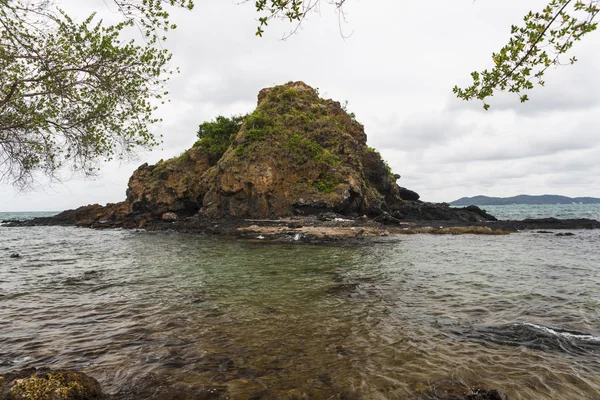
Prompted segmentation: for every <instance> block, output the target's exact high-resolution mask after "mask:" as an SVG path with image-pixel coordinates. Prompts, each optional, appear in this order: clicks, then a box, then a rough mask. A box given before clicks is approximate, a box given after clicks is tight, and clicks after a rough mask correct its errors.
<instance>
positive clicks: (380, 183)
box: [55, 82, 493, 227]
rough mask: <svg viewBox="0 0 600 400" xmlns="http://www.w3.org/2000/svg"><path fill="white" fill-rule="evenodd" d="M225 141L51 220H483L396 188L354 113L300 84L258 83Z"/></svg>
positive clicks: (136, 223)
mask: <svg viewBox="0 0 600 400" xmlns="http://www.w3.org/2000/svg"><path fill="white" fill-rule="evenodd" d="M240 121H241V120H240ZM234 126H235V127H236V130H237V129H238V128H237V127H238V126H237V125H234ZM227 145H228V146H227ZM225 148H226V150H224V152H223V151H221V152H219V153H218V154H215V153H212V152H211V151H209V148H208V147H207V146H204V147H203V145H202V142H201V141H199V142H198V143H197V144H196V145H194V146H193V147H192V148H191V149H189V150H188V151H186V152H184V153H183V154H182V155H181V156H179V157H175V158H172V159H170V160H166V161H161V162H159V163H157V164H156V165H148V164H144V165H142V166H140V167H139V168H138V169H137V170H136V171H135V172H134V173H133V175H132V177H131V178H130V180H129V187H128V189H127V198H126V200H125V201H124V202H122V203H118V204H109V205H107V206H105V207H102V206H98V205H92V206H86V207H82V208H80V209H78V210H75V211H67V212H65V213H62V214H60V215H59V216H57V217H55V219H56V220H57V221H67V220H69V219H70V218H71V219H73V220H74V221H75V223H76V224H77V225H84V226H95V227H101V226H124V227H144V226H146V225H147V224H148V223H149V222H151V221H163V222H164V221H171V222H174V221H178V220H182V219H186V218H189V217H192V216H195V218H196V219H202V218H203V219H206V220H211V221H216V220H228V221H236V220H238V221H239V220H243V219H252V218H253V219H265V218H279V217H289V216H295V215H300V216H302V215H304V216H306V215H312V214H320V213H326V212H334V213H337V214H341V215H344V216H348V217H353V216H354V217H358V216H362V215H367V216H368V217H371V218H379V220H380V221H381V222H384V223H392V224H393V223H395V222H397V221H399V220H403V219H420V220H423V219H426V220H434V219H435V220H458V221H463V222H477V221H485V220H490V219H493V217H491V216H489V215H487V214H485V213H484V212H482V211H481V210H479V211H477V210H471V209H454V208H450V207H448V206H447V205H442V206H439V205H435V204H431V203H423V202H421V201H419V195H418V194H417V193H416V192H414V191H412V190H409V189H406V188H403V187H400V186H398V185H397V183H396V180H397V179H399V178H400V176H399V175H394V174H393V173H392V171H391V169H390V167H389V166H388V165H387V164H386V163H385V162H384V161H383V159H382V158H381V156H380V154H379V153H378V152H377V151H375V150H374V149H372V148H370V147H368V146H367V136H366V134H365V131H364V127H363V125H361V124H360V123H359V122H357V121H356V120H355V118H354V115H353V114H349V113H347V112H346V110H345V109H344V107H342V106H341V105H340V103H339V102H337V101H333V100H328V99H322V98H320V97H319V95H318V93H317V91H316V90H314V89H313V88H311V87H310V86H308V85H306V84H305V83H303V82H290V83H287V84H285V85H281V86H275V87H272V88H268V89H263V90H261V91H260V93H259V95H258V105H257V107H256V109H255V110H254V112H252V113H251V114H249V115H247V116H246V117H245V118H244V120H243V123H241V125H239V130H238V131H237V133H234V134H232V135H231V136H230V138H229V142H228V143H226V145H225V146H224V147H223V149H225Z"/></svg>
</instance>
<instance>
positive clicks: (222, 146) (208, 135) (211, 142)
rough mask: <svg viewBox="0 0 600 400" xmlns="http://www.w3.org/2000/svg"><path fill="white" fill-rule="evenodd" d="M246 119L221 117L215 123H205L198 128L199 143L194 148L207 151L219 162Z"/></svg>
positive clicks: (235, 116)
mask: <svg viewBox="0 0 600 400" xmlns="http://www.w3.org/2000/svg"><path fill="white" fill-rule="evenodd" d="M245 118H246V116H244V115H234V116H232V117H230V118H227V117H223V116H221V115H219V116H218V117H217V118H215V119H214V121H209V122H203V123H202V124H200V126H199V127H198V133H197V136H198V141H197V142H196V143H195V144H194V147H201V148H203V149H205V150H207V151H208V152H209V153H210V154H211V155H212V156H213V157H214V158H215V159H217V160H218V159H219V158H221V157H222V156H223V153H225V151H226V150H227V148H228V147H229V146H230V145H231V141H232V139H233V138H234V137H235V135H236V134H237V133H238V131H239V130H240V127H241V126H242V123H243V122H244V119H245Z"/></svg>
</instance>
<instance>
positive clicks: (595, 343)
mask: <svg viewBox="0 0 600 400" xmlns="http://www.w3.org/2000/svg"><path fill="white" fill-rule="evenodd" d="M454 333H455V334H458V335H459V336H464V337H467V338H469V339H471V340H474V341H477V342H492V343H496V344H503V345H509V346H525V347H529V348H532V349H537V350H542V351H560V352H566V353H570V354H589V353H591V352H594V353H595V352H597V351H598V350H599V349H600V337H598V336H594V335H591V334H588V333H583V332H577V331H569V330H565V329H560V328H550V327H547V326H543V325H537V324H533V323H529V322H524V323H513V324H506V325H498V326H484V327H475V328H472V329H469V330H468V331H454Z"/></svg>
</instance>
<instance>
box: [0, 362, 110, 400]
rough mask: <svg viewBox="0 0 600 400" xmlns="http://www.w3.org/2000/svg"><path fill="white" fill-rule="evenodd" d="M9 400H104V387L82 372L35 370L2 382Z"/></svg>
mask: <svg viewBox="0 0 600 400" xmlns="http://www.w3.org/2000/svg"><path fill="white" fill-rule="evenodd" d="M0 389H2V392H1V394H2V398H4V399H6V400H100V399H104V398H105V395H104V394H103V393H102V389H101V387H100V384H99V383H98V382H97V381H96V380H95V379H94V378H91V377H89V376H87V375H85V374H83V373H81V372H76V371H70V370H56V371H52V370H49V369H39V370H36V369H34V368H32V369H29V370H24V371H20V372H17V373H14V374H7V375H6V376H4V377H2V378H1V380H0Z"/></svg>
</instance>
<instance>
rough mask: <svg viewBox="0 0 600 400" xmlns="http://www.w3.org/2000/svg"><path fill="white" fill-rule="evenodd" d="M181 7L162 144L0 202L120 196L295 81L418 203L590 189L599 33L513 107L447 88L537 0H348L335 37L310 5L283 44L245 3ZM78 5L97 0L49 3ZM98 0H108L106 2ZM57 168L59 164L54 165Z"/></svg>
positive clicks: (1, 206)
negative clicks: (324, 102)
mask: <svg viewBox="0 0 600 400" xmlns="http://www.w3.org/2000/svg"><path fill="white" fill-rule="evenodd" d="M195 2H196V8H195V9H194V10H193V11H192V12H184V11H183V10H178V11H176V12H173V13H172V22H174V23H177V25H178V29H177V30H176V31H174V32H171V34H170V36H169V39H168V41H167V45H168V47H169V48H170V50H171V51H172V52H173V53H174V57H173V64H174V65H177V66H179V68H180V70H181V73H180V74H179V75H178V76H177V77H176V78H175V79H173V80H172V81H171V83H170V87H169V90H170V92H171V103H170V104H168V105H166V106H164V107H162V108H161V110H160V116H162V118H163V119H164V122H163V123H162V125H160V126H157V127H156V133H162V134H163V135H164V144H163V145H162V146H161V148H160V149H156V150H154V151H153V152H151V153H142V154H140V155H139V157H138V160H137V161H133V162H130V163H123V164H119V163H111V164H104V165H102V174H101V175H100V176H99V177H97V178H95V179H93V180H91V179H83V178H81V177H79V176H74V177H71V178H70V179H69V180H66V181H65V182H64V183H54V184H52V185H51V186H48V183H45V182H44V181H40V182H41V184H40V185H38V187H37V188H36V189H35V190H33V191H28V192H23V193H17V192H16V191H15V190H14V189H13V188H11V187H10V186H7V185H3V186H0V211H43V210H63V209H67V208H75V207H78V206H81V205H85V204H92V203H100V204H105V203H107V202H118V201H121V200H123V199H124V198H125V190H126V188H127V181H128V179H129V176H130V175H131V173H132V172H133V170H135V169H136V168H137V166H138V165H139V164H141V163H143V162H149V163H154V162H156V161H158V160H160V159H167V158H170V157H173V156H176V155H179V154H180V153H181V152H183V151H184V150H185V149H187V148H189V147H190V146H191V145H192V144H193V143H194V141H195V134H196V130H197V127H198V124H200V123H201V122H203V121H207V120H211V119H213V118H214V117H216V116H217V115H220V114H222V115H231V114H234V113H246V112H250V111H252V110H253V108H254V107H255V105H256V95H257V94H258V92H259V90H260V89H262V88H264V87H269V86H273V85H276V84H282V83H285V82H288V81H296V80H302V81H304V82H306V83H307V84H309V85H311V86H313V87H318V88H319V91H320V93H321V95H322V96H324V97H329V98H332V99H334V100H338V101H340V102H343V101H345V100H347V101H348V104H349V107H348V108H349V109H350V110H351V111H353V112H354V113H355V114H356V117H357V119H358V120H359V121H360V122H361V123H363V124H364V125H365V130H366V133H367V136H368V143H369V145H370V146H373V147H375V148H377V149H378V150H380V152H381V153H382V154H383V156H384V158H385V159H386V160H387V161H388V162H389V164H390V166H391V167H392V169H393V171H394V172H395V173H398V174H401V175H402V178H401V179H400V181H399V182H398V183H399V184H400V185H402V186H405V187H408V188H410V189H412V190H415V191H417V192H418V193H420V194H421V197H422V199H423V200H426V201H452V200H455V199H457V198H459V197H462V196H474V195H478V194H483V195H489V196H513V195H517V194H524V193H526V194H546V193H549V194H563V195H567V196H595V197H600V184H599V183H598V181H599V180H600V179H599V178H600V132H599V130H600V129H599V128H598V116H600V74H599V73H598V70H599V67H600V52H598V48H600V32H594V33H592V34H590V36H589V37H588V38H585V39H584V40H583V41H582V42H580V43H577V44H576V46H575V48H574V51H573V55H576V56H577V58H578V59H579V60H580V61H579V62H578V63H577V64H576V65H574V66H569V67H561V68H559V69H553V70H551V71H549V73H548V75H547V78H546V81H547V86H546V87H545V88H536V89H535V90H534V91H532V92H531V93H530V94H529V97H530V99H531V101H530V102H529V103H526V104H524V105H522V104H520V103H519V102H518V98H516V97H515V96H514V95H513V96H500V97H496V98H494V99H492V100H491V105H492V109H491V110H490V111H488V112H485V111H483V110H482V108H481V104H480V103H465V102H463V101H461V100H458V99H456V98H454V97H453V95H452V87H453V86H454V85H456V84H458V85H466V84H468V83H469V82H470V72H472V71H474V70H481V69H483V68H489V67H491V53H492V52H493V51H497V50H499V49H500V47H501V46H503V45H504V44H506V42H507V40H508V37H509V30H510V25H511V24H515V23H519V22H520V21H521V20H522V17H523V15H525V13H526V12H527V11H528V10H530V9H533V10H537V9H541V8H542V7H543V6H544V5H545V4H546V1H544V0H528V1H522V0H478V1H476V2H474V1H473V0H454V1H448V0H430V1H417V0H411V1H408V0H406V1H405V0H378V1H375V0H369V1H367V0H362V1H361V0H348V1H347V4H348V6H347V8H346V10H347V13H348V18H347V19H348V22H347V23H346V24H345V25H343V26H342V30H343V32H344V33H345V34H350V33H352V35H351V37H350V38H347V39H343V38H342V36H341V35H340V31H339V26H338V20H337V17H336V16H335V15H334V14H333V12H332V9H331V8H329V7H325V6H324V7H323V8H322V10H321V15H318V14H315V15H311V16H310V18H309V20H308V21H306V22H305V23H304V25H303V28H302V29H301V30H300V31H299V32H298V34H296V35H295V36H293V37H291V38H289V39H288V40H286V41H282V40H280V38H281V37H282V35H284V34H285V33H286V30H287V29H289V28H290V26H288V25H285V24H270V26H269V28H268V30H267V32H266V33H265V35H264V37H263V38H258V37H255V36H254V32H255V29H256V20H255V18H256V14H255V12H254V9H253V3H254V2H252V1H251V2H249V3H246V4H241V5H237V3H239V1H235V0H234V1H229V0H196V1H195ZM59 3H60V4H61V5H62V7H63V8H64V9H65V10H67V11H68V12H69V13H72V14H76V15H82V16H83V15H84V14H86V13H87V12H89V11H90V10H91V9H92V8H90V7H97V9H98V11H99V13H102V14H105V15H106V18H110V16H109V14H106V13H107V11H106V6H105V5H104V2H103V1H102V0H69V1H66V0H61V1H59ZM107 3H109V2H108V1H107ZM65 176H67V174H65Z"/></svg>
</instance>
